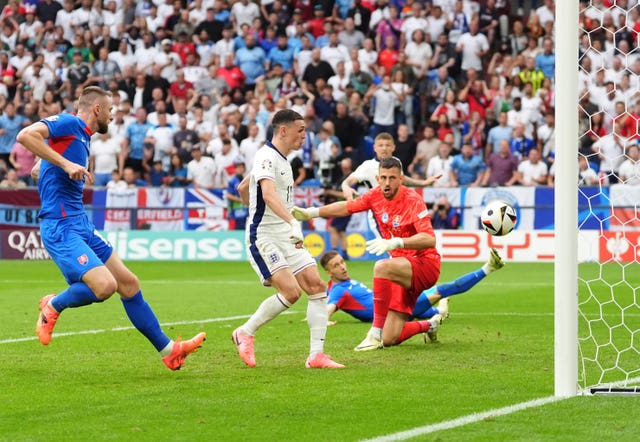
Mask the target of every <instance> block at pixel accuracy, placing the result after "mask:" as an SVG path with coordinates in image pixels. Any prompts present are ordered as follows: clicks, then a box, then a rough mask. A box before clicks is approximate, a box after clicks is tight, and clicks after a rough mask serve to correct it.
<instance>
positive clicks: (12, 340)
mask: <svg viewBox="0 0 640 442" xmlns="http://www.w3.org/2000/svg"><path fill="white" fill-rule="evenodd" d="M296 313H299V312H296V311H290V310H288V311H284V312H282V313H280V314H281V315H293V314H296ZM250 317H251V315H239V316H227V317H225V318H208V319H195V320H192V321H174V322H164V323H162V324H160V326H161V327H172V326H175V325H192V324H209V323H211V322H225V321H235V320H237V319H248V318H250ZM127 330H135V327H133V326H131V325H129V326H125V327H113V328H104V329H96V330H78V331H73V332H64V333H54V334H53V337H54V338H61V337H65V336H80V335H97V334H100V333H109V332H119V331H127ZM37 340H38V337H37V336H28V337H24V338H9V339H2V340H0V344H14V343H16V342H28V341H37Z"/></svg>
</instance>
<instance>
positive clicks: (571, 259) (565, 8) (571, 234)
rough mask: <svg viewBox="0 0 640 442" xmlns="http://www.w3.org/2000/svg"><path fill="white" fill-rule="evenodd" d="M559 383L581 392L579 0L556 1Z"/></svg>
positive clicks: (559, 389)
mask: <svg viewBox="0 0 640 442" xmlns="http://www.w3.org/2000/svg"><path fill="white" fill-rule="evenodd" d="M555 4H556V39H555V40H556V42H555V48H556V84H555V88H556V102H555V103H556V108H555V114H556V128H558V130H557V131H556V132H555V134H556V135H555V136H556V141H555V145H556V156H555V168H556V172H555V208H554V216H555V265H554V339H555V346H554V379H555V388H554V391H555V395H556V396H564V397H566V396H575V395H576V394H577V391H578V181H577V178H576V177H577V176H578V165H577V160H576V158H577V156H578V118H577V112H578V87H577V86H578V8H579V4H578V0H562V1H556V2H555Z"/></svg>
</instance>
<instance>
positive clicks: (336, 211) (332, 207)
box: [291, 201, 350, 221]
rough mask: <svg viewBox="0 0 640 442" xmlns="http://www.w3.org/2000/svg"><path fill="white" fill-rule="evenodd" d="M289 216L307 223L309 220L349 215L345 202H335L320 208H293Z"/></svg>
mask: <svg viewBox="0 0 640 442" xmlns="http://www.w3.org/2000/svg"><path fill="white" fill-rule="evenodd" d="M291 214H292V215H293V217H294V218H295V219H297V220H298V221H309V220H310V219H311V218H318V217H319V218H335V217H340V216H347V215H349V214H350V213H349V211H348V210H347V202H346V201H337V202H335V203H331V204H327V205H326V206H322V207H308V208H306V209H305V208H302V207H294V208H293V209H292V210H291Z"/></svg>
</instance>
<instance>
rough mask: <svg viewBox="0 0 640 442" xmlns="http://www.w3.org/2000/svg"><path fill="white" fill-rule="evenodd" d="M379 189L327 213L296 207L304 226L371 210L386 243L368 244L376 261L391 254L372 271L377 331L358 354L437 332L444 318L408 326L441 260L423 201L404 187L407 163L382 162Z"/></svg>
mask: <svg viewBox="0 0 640 442" xmlns="http://www.w3.org/2000/svg"><path fill="white" fill-rule="evenodd" d="M377 179H378V184H379V186H378V187H376V188H374V189H371V190H369V191H368V192H366V193H365V194H363V195H362V196H360V197H359V198H357V199H355V200H352V201H340V202H336V203H333V204H329V205H326V206H323V207H311V208H307V209H303V208H299V207H294V208H293V210H292V214H293V216H294V217H295V218H296V219H297V220H299V221H307V220H309V219H311V218H316V217H322V218H333V217H338V216H346V215H350V214H352V213H356V212H364V211H366V210H371V211H372V212H373V216H374V218H375V220H376V222H377V223H378V226H379V228H380V234H381V235H382V238H376V239H372V240H370V241H367V251H368V252H370V253H373V254H375V255H378V256H379V255H382V254H384V253H386V252H389V253H390V255H391V258H388V259H381V260H379V261H377V262H376V264H375V266H374V268H373V326H372V327H371V330H369V332H368V333H367V337H366V338H365V339H364V341H362V342H361V343H360V345H358V346H357V347H356V348H355V350H356V351H367V350H375V349H377V348H381V347H383V346H389V345H397V344H399V343H401V342H403V341H405V340H406V339H408V338H410V337H411V336H413V335H416V334H418V333H423V332H427V331H430V330H431V331H435V330H436V329H437V327H438V326H439V324H440V322H441V320H442V318H441V317H440V315H435V316H433V317H432V318H431V319H429V320H428V321H408V320H409V318H410V317H411V312H412V311H413V307H414V306H415V303H416V299H417V298H418V296H419V295H420V293H421V292H422V291H423V290H425V289H428V288H430V287H432V286H433V285H434V284H435V283H436V282H437V281H438V277H439V276H440V255H439V254H438V252H437V250H436V238H435V234H434V232H433V227H432V225H431V219H430V217H429V214H428V210H427V207H426V205H425V203H424V200H423V199H422V197H421V196H420V195H418V194H417V193H416V192H415V191H413V190H411V189H409V188H407V187H405V186H403V185H402V181H403V179H404V175H403V173H402V163H401V162H400V160H399V159H397V158H395V157H391V158H385V159H383V160H381V161H380V166H379V169H378V177H377Z"/></svg>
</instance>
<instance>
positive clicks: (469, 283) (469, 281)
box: [438, 269, 486, 298]
mask: <svg viewBox="0 0 640 442" xmlns="http://www.w3.org/2000/svg"><path fill="white" fill-rule="evenodd" d="M485 276H486V275H485V274H484V271H483V270H482V269H479V270H476V271H475V272H471V273H467V274H466V275H462V276H461V277H459V278H457V279H456V280H454V281H452V282H446V283H444V284H441V285H439V286H438V293H440V296H442V297H443V298H448V297H449V296H453V295H457V294H459V293H464V292H466V291H467V290H469V289H471V287H473V286H474V285H476V284H477V283H479V282H480V281H482V279H483V278H484V277H485Z"/></svg>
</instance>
